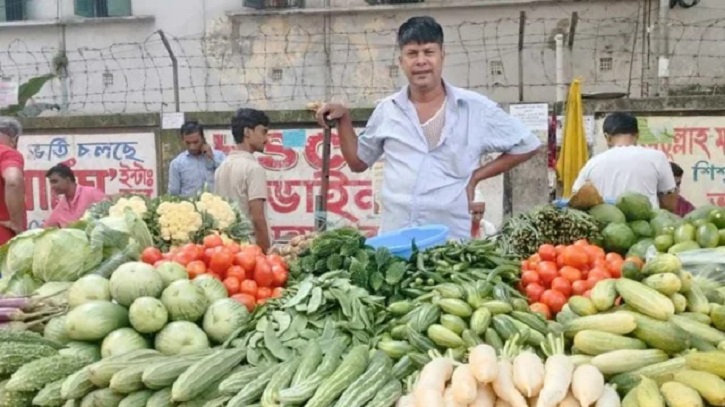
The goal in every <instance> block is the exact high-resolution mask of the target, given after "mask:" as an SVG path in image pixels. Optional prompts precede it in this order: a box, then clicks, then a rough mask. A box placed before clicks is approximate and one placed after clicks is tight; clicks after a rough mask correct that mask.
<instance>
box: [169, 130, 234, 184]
mask: <svg viewBox="0 0 725 407" xmlns="http://www.w3.org/2000/svg"><path fill="white" fill-rule="evenodd" d="M180 133H181V137H182V138H183V140H184V144H186V151H184V152H182V153H181V154H179V155H178V156H176V158H174V159H173V160H172V161H171V164H170V165H169V191H168V193H169V194H170V195H175V196H180V197H183V198H189V197H191V196H194V195H197V194H199V193H201V192H202V191H203V190H205V189H206V190H208V191H213V190H214V171H216V169H217V168H219V165H220V164H221V163H222V161H224V153H222V152H221V151H217V150H214V149H212V147H211V146H210V145H209V143H207V142H206V139H205V138H204V126H202V125H201V124H199V122H197V121H187V122H186V123H184V124H183V125H182V126H181V130H180Z"/></svg>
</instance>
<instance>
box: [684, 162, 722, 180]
mask: <svg viewBox="0 0 725 407" xmlns="http://www.w3.org/2000/svg"><path fill="white" fill-rule="evenodd" d="M701 176H704V178H706V177H708V176H709V180H710V181H715V179H716V176H722V178H721V179H722V180H723V182H725V167H721V166H718V165H715V164H713V163H711V162H710V161H707V160H700V161H698V162H696V163H695V165H693V166H692V181H693V182H697V181H698V179H700V177H701Z"/></svg>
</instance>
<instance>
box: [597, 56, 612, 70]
mask: <svg viewBox="0 0 725 407" xmlns="http://www.w3.org/2000/svg"><path fill="white" fill-rule="evenodd" d="M613 64H614V61H613V60H612V57H603V58H599V72H609V71H611V70H612V65H613Z"/></svg>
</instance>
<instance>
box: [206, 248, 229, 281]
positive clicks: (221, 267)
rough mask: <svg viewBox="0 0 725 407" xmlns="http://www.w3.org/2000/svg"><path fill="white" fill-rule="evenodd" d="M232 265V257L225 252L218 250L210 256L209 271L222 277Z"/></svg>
mask: <svg viewBox="0 0 725 407" xmlns="http://www.w3.org/2000/svg"><path fill="white" fill-rule="evenodd" d="M233 264H234V256H233V255H232V254H231V253H230V252H228V251H227V250H220V251H218V252H216V253H214V254H212V255H211V260H209V270H211V271H213V272H215V273H217V274H219V275H223V274H224V273H226V272H227V270H229V267H231V266H232V265H233Z"/></svg>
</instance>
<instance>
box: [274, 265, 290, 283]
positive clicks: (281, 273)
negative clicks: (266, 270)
mask: <svg viewBox="0 0 725 407" xmlns="http://www.w3.org/2000/svg"><path fill="white" fill-rule="evenodd" d="M287 274H288V273H287V270H285V269H284V268H283V267H282V266H281V265H279V264H273V265H272V275H273V276H274V279H273V281H272V285H273V286H274V287H283V286H284V285H285V284H287Z"/></svg>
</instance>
